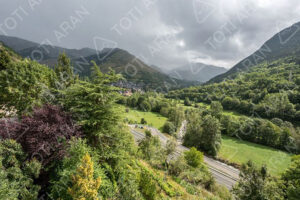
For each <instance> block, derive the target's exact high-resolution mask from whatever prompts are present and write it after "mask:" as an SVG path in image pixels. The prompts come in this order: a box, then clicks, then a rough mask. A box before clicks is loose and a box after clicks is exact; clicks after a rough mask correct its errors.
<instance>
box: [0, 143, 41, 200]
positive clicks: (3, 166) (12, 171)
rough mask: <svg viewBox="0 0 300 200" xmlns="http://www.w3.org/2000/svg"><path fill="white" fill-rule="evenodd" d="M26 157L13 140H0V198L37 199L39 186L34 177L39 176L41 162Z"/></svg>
mask: <svg viewBox="0 0 300 200" xmlns="http://www.w3.org/2000/svg"><path fill="white" fill-rule="evenodd" d="M26 157H27V156H26V154H25V153H24V152H23V150H22V147H21V145H20V144H18V143H17V142H15V141H14V140H0V180H1V181H0V199H11V200H18V199H24V200H37V199H38V192H39V189H40V187H39V186H38V185H35V184H34V179H35V178H37V177H38V176H39V173H40V169H41V164H40V163H39V162H38V161H37V160H35V159H32V160H27V158H26Z"/></svg>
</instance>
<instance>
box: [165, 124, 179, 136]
mask: <svg viewBox="0 0 300 200" xmlns="http://www.w3.org/2000/svg"><path fill="white" fill-rule="evenodd" d="M175 131H176V127H175V126H174V124H173V123H172V122H170V121H166V123H165V124H164V126H163V132H164V133H168V134H170V135H173V134H174V133H175Z"/></svg>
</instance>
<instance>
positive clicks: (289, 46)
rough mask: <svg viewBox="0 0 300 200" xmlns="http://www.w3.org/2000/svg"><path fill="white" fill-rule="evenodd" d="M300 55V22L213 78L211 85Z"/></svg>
mask: <svg viewBox="0 0 300 200" xmlns="http://www.w3.org/2000/svg"><path fill="white" fill-rule="evenodd" d="M299 55H300V22H298V23H296V24H293V25H292V26H291V27H288V28H286V29H284V30H282V31H280V32H279V33H277V34H276V35H274V36H273V37H272V38H271V39H269V40H268V41H267V42H265V43H264V44H263V45H262V47H261V48H260V49H258V50H257V51H256V52H254V53H253V54H252V55H250V56H248V57H247V58H245V59H243V60H242V61H240V62H239V63H238V64H236V65H235V66H233V67H232V68H231V69H230V70H229V71H227V72H226V73H224V74H221V75H219V76H216V77H214V78H212V79H211V80H210V81H209V83H213V82H220V81H222V80H224V79H230V78H234V77H235V76H236V74H237V72H239V71H247V70H249V69H251V68H252V67H253V66H256V65H258V64H260V63H262V62H265V61H268V62H272V61H274V60H277V59H279V58H284V57H286V56H296V57H297V56H299Z"/></svg>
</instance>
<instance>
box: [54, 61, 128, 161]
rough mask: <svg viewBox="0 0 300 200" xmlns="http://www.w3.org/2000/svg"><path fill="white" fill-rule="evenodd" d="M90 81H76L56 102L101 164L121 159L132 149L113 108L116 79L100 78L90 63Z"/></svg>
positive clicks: (117, 78) (103, 76) (104, 75)
mask: <svg viewBox="0 0 300 200" xmlns="http://www.w3.org/2000/svg"><path fill="white" fill-rule="evenodd" d="M92 69H93V73H92V77H93V79H92V80H91V81H90V82H86V81H78V82H76V83H75V84H73V85H71V86H70V87H68V88H67V89H66V90H65V91H64V92H63V96H62V98H61V99H60V102H61V103H62V105H63V106H64V108H65V109H67V110H68V111H70V112H71V113H72V114H73V116H74V117H75V119H76V120H77V121H78V124H80V125H81V127H82V131H83V132H84V134H85V136H86V138H87V139H88V142H89V144H90V145H92V146H93V147H95V148H96V149H97V150H98V153H99V156H100V157H102V158H103V159H104V160H106V159H117V158H119V157H122V156H123V155H124V153H126V151H125V150H130V148H131V147H132V145H133V140H132V135H131V134H130V133H129V132H127V131H126V129H125V127H124V125H123V124H122V123H121V118H120V116H121V115H120V113H119V110H118V109H117V106H116V103H115V102H116V101H117V97H118V93H117V92H118V89H117V88H114V87H113V86H111V83H114V82H117V81H118V80H119V79H120V76H119V75H116V74H115V73H114V72H113V71H110V72H109V73H107V74H104V73H102V72H101V71H100V69H99V67H98V66H97V65H96V63H94V66H93V67H92Z"/></svg>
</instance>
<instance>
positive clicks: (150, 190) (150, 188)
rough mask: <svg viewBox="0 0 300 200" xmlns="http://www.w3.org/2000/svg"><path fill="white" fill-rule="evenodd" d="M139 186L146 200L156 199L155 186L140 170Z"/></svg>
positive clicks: (146, 173)
mask: <svg viewBox="0 0 300 200" xmlns="http://www.w3.org/2000/svg"><path fill="white" fill-rule="evenodd" d="M139 186H140V188H141V193H142V194H143V196H144V197H145V199H146V200H154V199H155V197H156V185H155V182H154V181H153V179H152V177H151V175H150V174H149V173H148V172H146V171H145V170H142V172H141V177H140V183H139Z"/></svg>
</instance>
